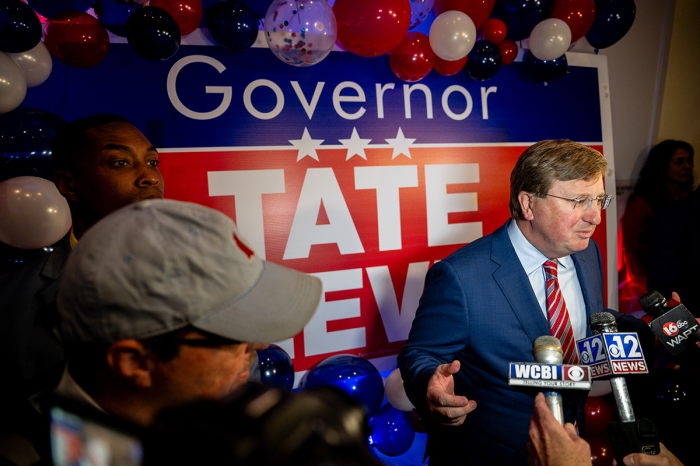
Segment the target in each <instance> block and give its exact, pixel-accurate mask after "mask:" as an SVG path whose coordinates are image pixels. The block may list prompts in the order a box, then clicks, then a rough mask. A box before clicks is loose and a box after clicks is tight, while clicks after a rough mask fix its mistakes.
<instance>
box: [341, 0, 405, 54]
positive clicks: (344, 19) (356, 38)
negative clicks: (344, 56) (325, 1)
mask: <svg viewBox="0 0 700 466" xmlns="http://www.w3.org/2000/svg"><path fill="white" fill-rule="evenodd" d="M333 12H334V13H335V19H336V21H337V23H338V41H339V42H340V45H342V46H343V48H345V49H346V50H347V51H348V52H352V53H354V54H355V55H359V56H361V57H377V56H379V55H384V54H385V53H389V52H391V51H392V50H394V49H395V48H396V47H398V45H399V44H400V43H401V41H402V40H404V38H405V37H406V33H407V32H408V27H409V26H410V25H411V3H410V2H409V0H336V2H335V4H334V5H333Z"/></svg>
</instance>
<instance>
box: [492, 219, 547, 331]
mask: <svg viewBox="0 0 700 466" xmlns="http://www.w3.org/2000/svg"><path fill="white" fill-rule="evenodd" d="M506 225H507V223H506ZM491 245H492V246H491V260H493V261H494V262H496V263H497V264H500V267H499V268H498V269H496V271H495V272H494V273H493V279H494V280H495V281H496V283H497V284H498V286H499V287H500V288H501V291H502V292H503V295H504V296H505V297H506V300H508V303H509V304H510V307H511V309H512V310H513V313H514V314H515V316H516V317H517V319H518V320H519V321H520V325H522V327H523V330H525V333H527V336H528V337H529V338H530V339H531V340H532V341H535V339H536V338H538V337H541V336H542V335H548V334H549V333H550V330H549V323H548V322H547V319H545V317H544V314H543V313H542V310H541V309H540V305H539V303H538V302H537V298H536V297H535V292H534V291H533V290H532V285H530V280H529V279H528V278H527V274H525V269H523V266H522V264H521V263H520V259H518V255H517V254H516V253H515V249H514V248H513V245H512V243H511V242H510V238H509V237H508V231H507V229H506V226H502V227H501V228H499V229H498V230H496V231H495V232H494V233H493V240H492V243H491Z"/></svg>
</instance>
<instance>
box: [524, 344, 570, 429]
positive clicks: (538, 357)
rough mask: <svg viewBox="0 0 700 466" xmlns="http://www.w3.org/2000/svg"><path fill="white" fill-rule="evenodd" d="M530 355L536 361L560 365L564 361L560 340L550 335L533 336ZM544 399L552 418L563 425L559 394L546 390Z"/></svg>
mask: <svg viewBox="0 0 700 466" xmlns="http://www.w3.org/2000/svg"><path fill="white" fill-rule="evenodd" d="M532 356H533V357H534V358H535V362H537V363H540V364H556V365H559V366H560V365H561V364H562V363H563V362H564V351H563V350H562V348H561V341H559V339H558V338H557V337H553V336H551V335H544V336H541V337H538V338H535V341H534V342H533V343H532ZM544 399H545V402H546V403H547V407H549V410H550V411H551V412H552V414H553V415H554V418H555V419H556V420H557V421H559V423H560V424H561V425H564V402H563V399H562V397H561V394H560V393H559V392H555V391H546V392H544Z"/></svg>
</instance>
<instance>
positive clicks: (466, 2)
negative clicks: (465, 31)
mask: <svg viewBox="0 0 700 466" xmlns="http://www.w3.org/2000/svg"><path fill="white" fill-rule="evenodd" d="M495 4H496V0H478V1H477V0H435V6H433V10H434V11H435V16H440V15H441V14H443V13H444V12H446V11H452V10H455V11H461V12H462V13H464V14H466V15H467V16H469V17H470V18H471V19H472V21H474V26H476V28H477V29H478V28H480V27H481V26H482V25H483V24H484V22H486V20H487V19H488V17H489V16H490V15H491V11H492V10H493V6H494V5H495Z"/></svg>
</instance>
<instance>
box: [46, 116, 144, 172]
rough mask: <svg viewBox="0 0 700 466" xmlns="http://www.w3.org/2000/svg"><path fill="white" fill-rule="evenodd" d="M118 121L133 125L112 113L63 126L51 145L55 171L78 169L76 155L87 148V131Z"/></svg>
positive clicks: (85, 118) (81, 119) (88, 117)
mask: <svg viewBox="0 0 700 466" xmlns="http://www.w3.org/2000/svg"><path fill="white" fill-rule="evenodd" d="M118 121H123V122H124V123H129V124H131V125H133V123H131V122H130V121H129V120H127V119H126V118H123V117H120V116H118V115H112V114H111V113H102V114H99V115H92V116H87V117H84V118H79V119H77V120H75V121H71V122H70V123H68V124H66V125H63V126H62V127H61V129H60V130H58V132H57V133H56V136H55V137H54V138H53V143H52V145H51V162H52V163H53V169H54V171H56V170H69V171H70V170H74V169H75V168H76V162H77V157H76V155H77V154H79V153H80V152H81V151H82V150H83V149H84V148H85V142H86V141H87V138H86V137H85V133H86V131H87V130H89V129H92V128H96V127H98V126H102V125H106V124H109V123H114V122H118Z"/></svg>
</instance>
